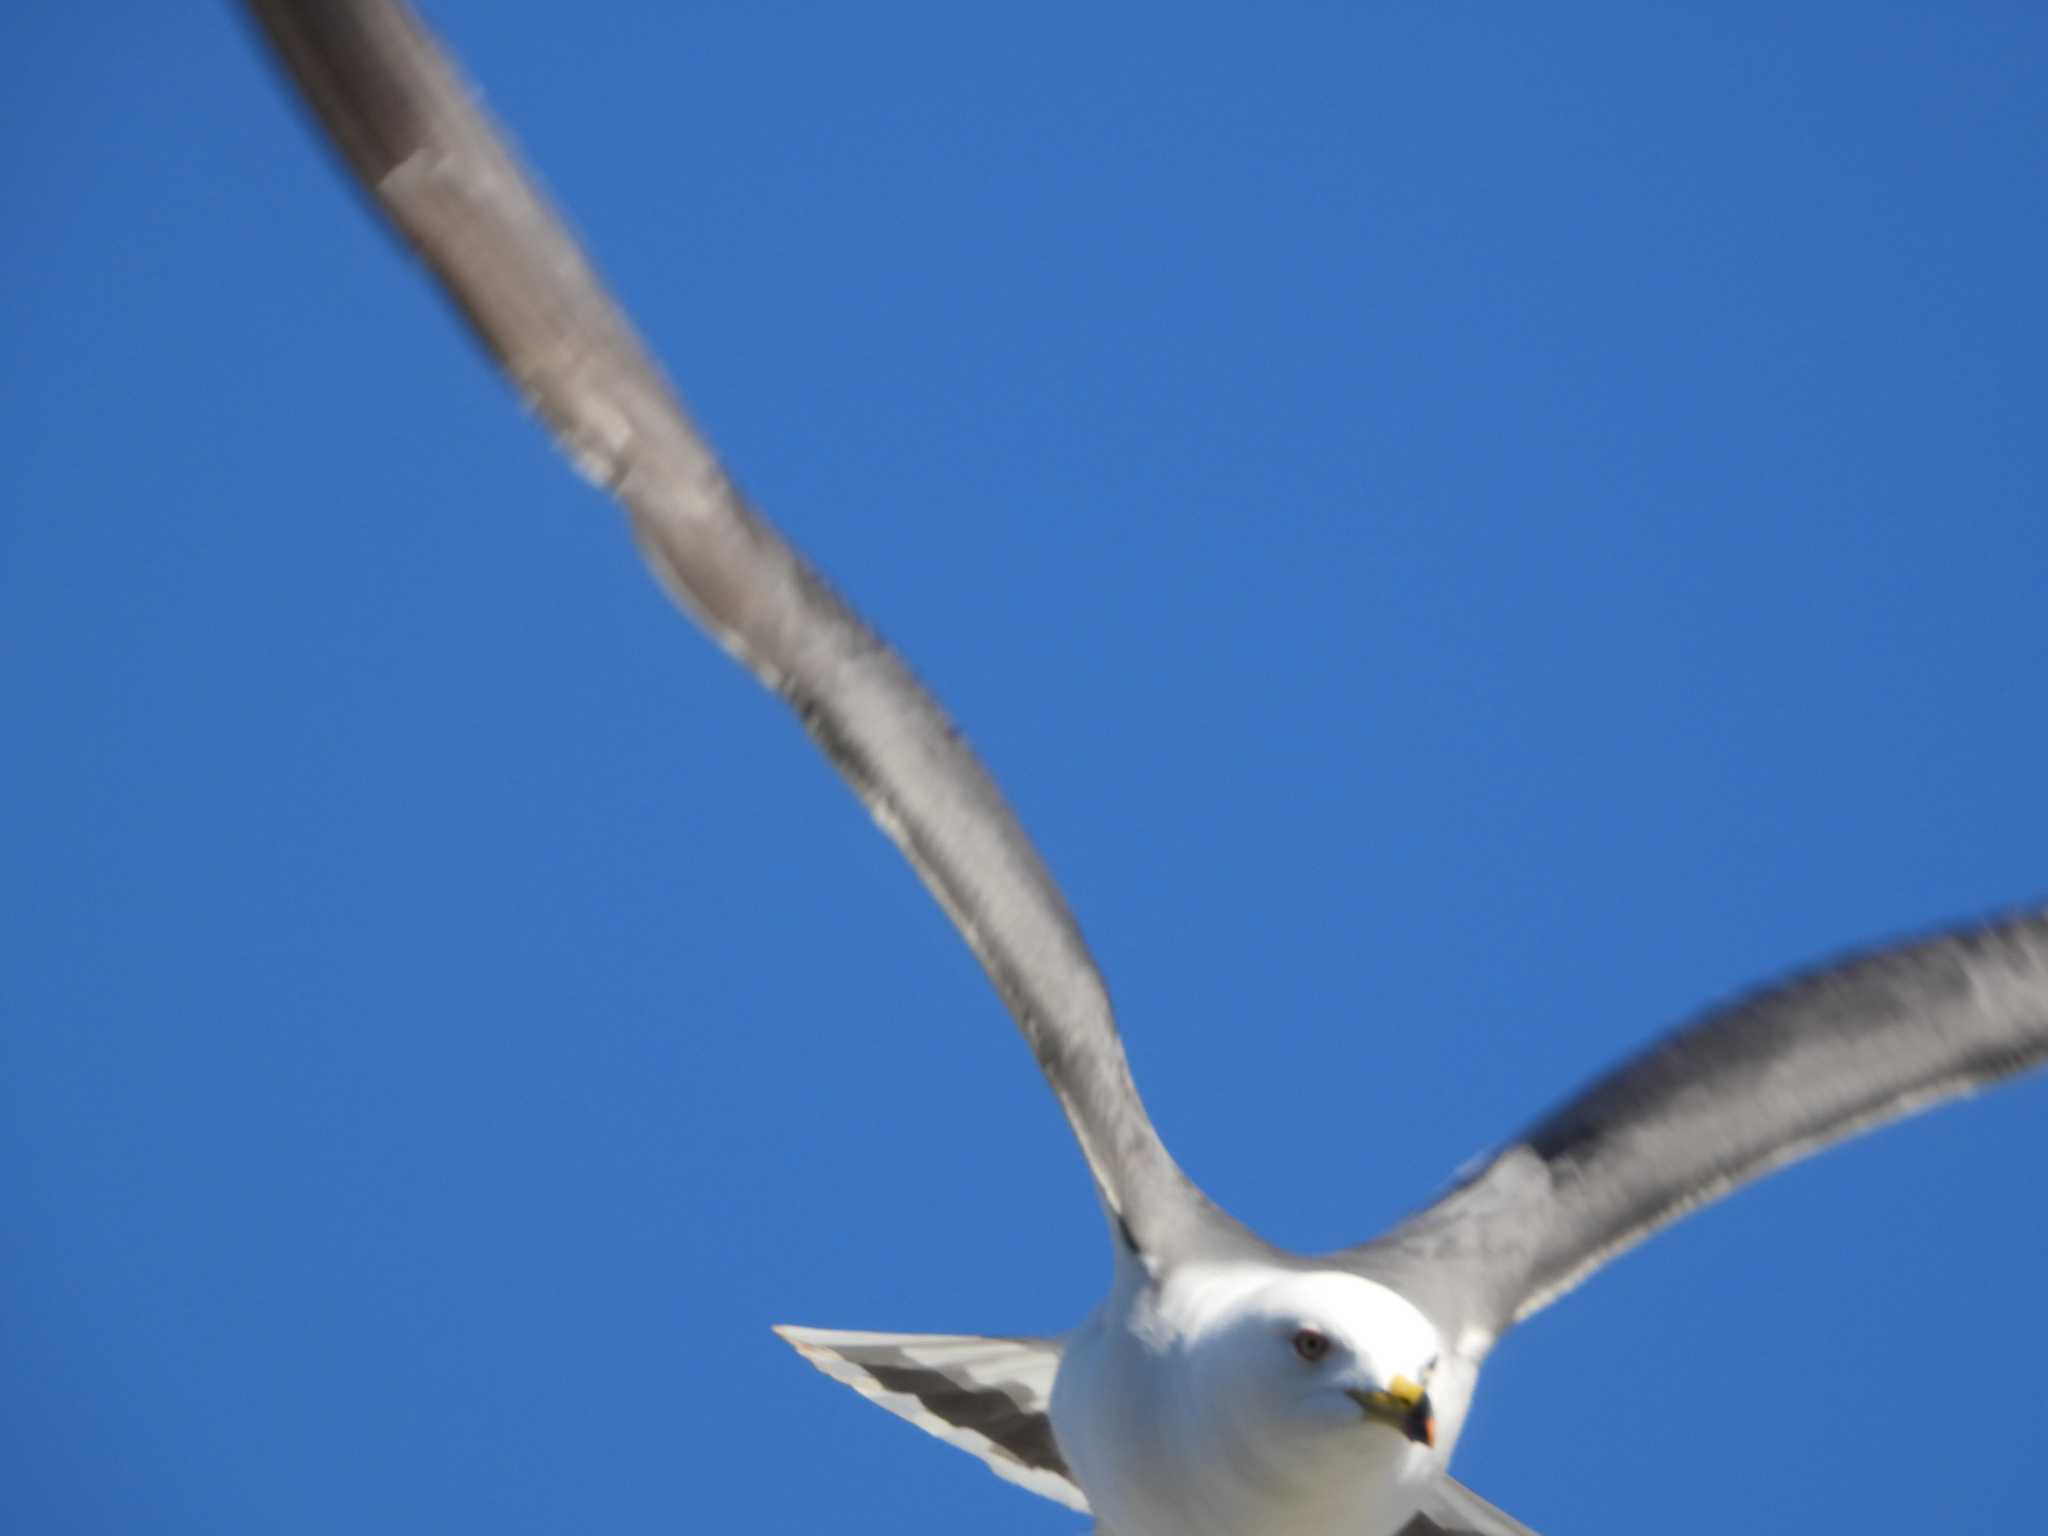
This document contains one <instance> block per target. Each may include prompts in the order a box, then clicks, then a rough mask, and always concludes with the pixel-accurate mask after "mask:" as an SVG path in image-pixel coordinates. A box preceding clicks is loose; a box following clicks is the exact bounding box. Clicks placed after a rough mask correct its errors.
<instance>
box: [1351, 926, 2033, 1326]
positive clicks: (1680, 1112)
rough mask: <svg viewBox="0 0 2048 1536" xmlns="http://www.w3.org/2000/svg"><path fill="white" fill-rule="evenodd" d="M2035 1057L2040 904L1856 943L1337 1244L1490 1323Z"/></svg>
mask: <svg viewBox="0 0 2048 1536" xmlns="http://www.w3.org/2000/svg"><path fill="white" fill-rule="evenodd" d="M2044 1059H2048V911H2043V912H2036V913H2031V914H2028V915H2026V916H2022V917H2015V918H2009V919H2006V920H2004V921H2002V922H1996V923H1992V924H1990V925H1988V926H1985V927H1981V928H1976V929H1971V930H1967V931H1963V932H1958V933H1952V934H1946V935H1943V936H1940V937H1937V938H1931V939H1923V940H1919V941H1917V942H1914V943H1908V944H1903V945H1899V946H1897V947H1894V948H1890V949H1883V950H1877V951H1873V952H1871V953H1868V954H1864V955H1860V956H1857V957H1854V958H1851V959H1848V960H1845V961H1842V962H1840V963H1838V964H1835V965H1832V966H1828V967H1825V968H1823V969H1820V970H1816V971H1813V972H1810V973H1808V974H1806V975H1804V976H1800V977H1798V978H1796V979H1794V980H1792V981H1789V982H1786V983H1784V984H1782V985H1780V986H1777V987H1773V988H1770V989H1767V990H1765V991H1762V992H1759V993H1756V994H1755V995H1753V996H1751V997H1748V998H1745V999H1742V1000H1740V1001H1738V1002H1735V1003H1733V1004H1730V1005H1729V1006H1727V1007H1724V1008H1721V1009H1718V1010H1716V1011H1714V1012H1712V1013H1709V1014H1707V1015H1706V1016H1705V1017H1704V1018H1702V1019H1700V1020H1699V1021H1697V1022H1696V1023H1694V1024H1692V1025H1691V1026H1689V1027H1687V1028H1685V1029H1682V1030H1680V1031H1679V1032H1678V1033H1676V1034H1674V1035H1672V1036H1670V1037H1669V1038H1667V1039H1665V1040H1664V1041H1663V1042H1661V1043H1660V1044H1658V1045H1656V1046H1653V1047H1652V1048H1651V1049H1649V1050H1648V1051H1646V1052H1644V1053H1643V1054H1642V1055H1640V1056H1637V1057H1636V1058H1635V1059H1633V1060H1632V1061H1628V1062H1625V1063H1624V1064H1623V1065H1622V1066H1621V1067H1619V1068H1618V1069H1616V1070H1615V1071H1613V1072H1611V1073H1609V1074H1608V1075H1607V1076H1606V1077H1604V1078H1601V1079H1600V1080H1599V1081H1598V1082H1596V1083H1594V1084H1593V1085H1592V1086H1591V1087H1589V1088H1587V1089H1586V1090H1585V1091H1584V1092H1583V1093H1581V1094H1579V1096H1578V1097H1576V1098H1574V1099H1572V1100H1571V1101H1570V1102H1569V1103H1567V1104H1565V1105H1563V1106H1562V1107H1561V1108H1559V1109H1557V1110H1555V1111H1553V1112H1552V1113H1551V1114H1550V1115H1548V1116H1546V1117H1545V1118H1544V1119H1542V1120H1541V1121H1539V1122H1537V1123H1536V1124H1535V1125H1534V1126H1532V1127H1530V1128H1529V1129H1528V1130H1527V1131H1525V1132H1523V1134H1522V1135H1520V1136H1519V1137H1517V1138H1516V1139H1515V1140H1514V1141H1513V1142H1512V1143H1510V1144H1509V1145H1508V1147H1507V1148H1506V1149H1505V1150H1503V1151H1502V1152H1500V1153H1498V1154H1496V1155H1495V1156H1494V1157H1493V1158H1492V1159H1491V1161H1489V1162H1488V1163H1487V1164H1486V1165H1485V1166H1484V1167H1483V1168H1482V1169H1481V1170H1480V1171H1479V1172H1478V1173H1477V1174H1476V1175H1474V1176H1473V1177H1472V1178H1471V1179H1469V1180H1468V1181H1466V1182H1465V1183H1464V1184H1462V1185H1461V1186H1459V1187H1458V1188H1457V1189H1454V1190H1453V1191H1452V1192H1451V1193H1450V1194H1448V1195H1446V1196H1445V1197H1444V1198H1443V1199H1442V1200H1439V1201H1438V1202H1437V1203H1436V1204H1434V1205H1432V1206H1430V1207H1428V1208H1427V1209H1425V1210H1423V1211H1420V1212H1418V1213H1417V1214H1416V1215H1414V1216H1411V1217H1409V1218H1408V1219H1407V1220H1406V1221H1404V1222H1403V1223H1402V1224H1401V1225H1400V1226H1398V1227H1396V1228H1394V1229H1393V1231H1391V1232H1389V1233H1388V1234H1387V1235H1386V1236H1385V1237H1382V1238H1379V1239H1376V1240H1375V1241H1373V1242H1371V1243H1367V1244H1364V1245H1362V1246H1360V1247H1358V1248H1354V1249H1351V1250H1348V1251H1347V1252H1346V1253H1344V1254H1342V1255H1339V1256H1338V1257H1339V1259H1340V1261H1342V1262H1345V1263H1348V1264H1350V1265H1351V1266H1353V1267H1355V1268H1357V1269H1359V1270H1361V1271H1363V1272H1364V1273H1367V1274H1369V1275H1373V1276H1375V1277H1377V1278H1380V1279H1383V1280H1385V1281H1386V1282H1387V1283H1389V1284H1392V1285H1395V1286H1396V1287H1398V1288H1400V1289H1402V1290H1403V1291H1404V1292H1405V1293H1407V1294H1408V1295H1410V1296H1411V1297H1413V1298H1414V1299H1415V1300H1416V1301H1417V1302H1418V1304H1420V1305H1422V1306H1424V1307H1425V1308H1427V1309H1428V1310H1430V1311H1432V1312H1433V1313H1434V1314H1435V1315H1436V1317H1437V1320H1438V1322H1439V1323H1440V1325H1443V1326H1446V1327H1449V1328H1451V1329H1453V1330H1456V1331H1459V1332H1462V1331H1464V1330H1466V1329H1474V1330H1477V1331H1478V1333H1479V1334H1480V1335H1481V1336H1482V1337H1490V1336H1494V1335H1497V1334H1498V1333H1499V1332H1500V1331H1501V1330H1502V1329H1504V1328H1506V1327H1507V1326H1508V1325H1510V1324H1512V1323H1516V1322H1519V1321H1521V1319H1523V1318H1525V1317H1527V1316H1529V1314H1531V1313H1532V1312H1535V1311H1536V1310H1538V1309H1539V1308H1541V1307H1543V1306H1544V1305H1546V1304H1547V1303H1548V1302H1550V1301H1551V1300H1552V1299H1553V1298H1554V1297H1556V1296H1559V1295H1561V1294H1562V1293H1564V1292H1565V1291H1567V1290H1569V1289H1571V1287H1572V1286H1574V1285H1576V1284H1578V1282H1579V1281H1580V1280H1582V1279H1584V1278H1585V1277H1586V1276H1587V1275H1588V1274H1590V1273H1591V1272H1592V1271H1593V1270H1595V1269H1597V1268H1598V1267H1599V1266H1600V1265H1602V1264H1604V1263H1606V1262H1607V1261H1608V1260H1609V1259H1611V1258H1613V1257H1614V1256H1615V1255H1616V1254H1618V1253H1621V1252H1622V1251H1624V1250H1625V1249H1627V1248H1630V1247H1632V1246H1634V1245H1635V1244H1636V1243H1639V1242H1641V1241H1642V1240H1643V1239H1644V1238H1645V1237H1647V1236H1649V1235H1650V1234H1651V1233H1652V1232H1654V1231H1656V1230H1657V1229H1658V1228H1659V1227H1661V1226H1663V1225H1664V1224H1665V1223H1666V1222H1669V1221H1673V1220H1676V1219H1677V1218H1678V1217H1680V1216H1682V1215H1684V1214H1685V1213H1686V1212H1687V1211H1690V1210H1692V1209H1694V1208H1695V1207H1697V1206H1700V1205H1704V1204H1706V1203H1707V1202H1708V1201H1710V1200H1715V1199H1718V1198H1719V1197H1720V1196H1722V1195H1724V1194H1726V1193H1728V1192H1729V1191H1730V1190H1732V1189H1735V1188H1736V1187H1738V1186H1739V1185H1741V1184H1744V1183H1746V1182H1747V1181H1749V1180H1750V1179H1753V1178H1756V1177H1758V1176H1759V1175H1762V1174H1765V1173H1768V1172H1770V1171H1771V1170H1772V1169H1774V1168H1778V1167H1781V1166H1783V1165H1784V1164H1786V1163H1789V1162H1792V1161H1793V1160H1795V1159H1797V1158H1800V1157H1804V1156H1805V1155H1806V1154H1808V1153H1809V1152H1814V1151H1817V1150H1819V1149H1820V1148H1822V1147H1825V1146H1827V1145H1828V1144H1830V1143H1831V1142H1835V1141H1839V1140H1841V1139H1842V1138H1844V1137H1846V1136H1850V1135H1853V1134H1855V1133H1856V1132H1858V1131H1862V1130H1868V1129H1870V1128H1872V1127H1874V1126H1878V1125H1882V1124H1884V1123H1885V1122H1886V1121H1888V1120H1894V1119H1897V1118H1898V1117H1899V1116H1901V1115H1905V1114H1910V1113H1911V1112H1912V1111H1914V1110H1917V1109H1924V1108H1926V1107H1928V1106H1930V1105H1933V1104H1937V1103H1940V1102H1941V1101H1942V1100H1944V1099H1949V1098H1953V1097H1955V1096H1956V1095H1958V1094H1963V1093H1968V1092H1970V1091H1971V1090H1973V1089H1977V1088H1981V1087H1984V1086H1985V1085H1987V1084H1989V1083H1993V1082H1996V1081H1997V1080H1998V1079H2000V1078H2002V1077H2007V1076H2010V1075H2011V1074H2013V1073H2015V1072H2019V1071H2022V1070H2024V1069H2025V1068H2027V1067H2030V1066H2034V1065H2037V1064H2038V1063H2040V1062H2042V1061H2043V1060H2044Z"/></svg>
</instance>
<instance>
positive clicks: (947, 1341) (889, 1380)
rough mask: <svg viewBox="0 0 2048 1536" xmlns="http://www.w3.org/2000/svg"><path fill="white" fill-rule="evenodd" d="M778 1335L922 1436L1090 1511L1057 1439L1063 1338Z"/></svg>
mask: <svg viewBox="0 0 2048 1536" xmlns="http://www.w3.org/2000/svg"><path fill="white" fill-rule="evenodd" d="M775 1331H776V1332H777V1333H778V1334H780V1335H781V1336H782V1337H783V1339H784V1340H786V1341H787V1342H788V1344H789V1345H790V1347H791V1348H793V1349H794V1350H796V1352H797V1353H798V1354H800V1355H802V1356H803V1357H804V1358H805V1359H806V1360H808V1361H810V1362H811V1364H813V1365H815V1366H816V1367H817V1368H818V1369H819V1370H821V1371H823V1372H824V1373H825V1374H826V1375H827V1376H830V1377H831V1378H832V1379H833V1380H834V1381H841V1382H844V1383H845V1384H846V1385H847V1386H849V1387H852V1388H853V1389H854V1391H856V1392H858V1393H860V1395H861V1396H863V1397H865V1398H867V1399H868V1400H869V1401H870V1402H873V1403H878V1404H880V1405H881V1406H882V1407H884V1408H886V1409H888V1410H889V1411H890V1412H891V1413H893V1414H895V1415H896V1416H897V1417H898V1418H902V1419H908V1420H909V1421H910V1422H911V1423H913V1424H915V1425H916V1426H917V1427H918V1428H919V1429H921V1430H923V1431H925V1433H926V1434H931V1435H937V1436H938V1437H939V1438H940V1439H941V1440H943V1441H945V1442H946V1443H947V1444H948V1445H957V1446H959V1447H960V1449H961V1450H963V1451H971V1452H972V1453H973V1454H974V1455H976V1456H979V1457H980V1458H981V1459H982V1460H983V1461H984V1462H986V1463H987V1464H988V1468H989V1470H990V1471H991V1472H993V1473H995V1474H996V1476H998V1477H1001V1478H1006V1479H1008V1480H1009V1481H1010V1482H1013V1483H1015V1484H1017V1485H1018V1486H1019V1487H1020V1488H1029V1489H1030V1490H1031V1491H1032V1492H1033V1493H1041V1494H1044V1495H1045V1497H1047V1498H1048V1499H1053V1500H1056V1501H1057V1502H1059V1503H1061V1504H1064V1505H1066V1506H1067V1508H1069V1509H1078V1510H1082V1511H1084V1512H1085V1511H1086V1510H1087V1508H1088V1499H1087V1496H1086V1495H1085V1494H1083V1493H1082V1492H1081V1490H1080V1488H1079V1487H1078V1486H1076V1485H1075V1482H1074V1479H1073V1477H1072V1476H1071V1475H1070V1474H1069V1473H1068V1471H1067V1463H1066V1460H1065V1458H1064V1457H1062V1456H1061V1455H1060V1448H1059V1445H1058V1443H1057V1442H1056V1441H1054V1439H1053V1433H1052V1384H1053V1378H1054V1377H1055V1376H1057V1375H1058V1374H1059V1369H1060V1348H1061V1343H1060V1340H1058V1339H992V1338H982V1337H979V1336H977V1335H973V1334H957V1333H943V1334H942V1333H843V1332H840V1331H838V1330H836V1329H831V1328H789V1327H783V1328H777V1329H776V1330H775Z"/></svg>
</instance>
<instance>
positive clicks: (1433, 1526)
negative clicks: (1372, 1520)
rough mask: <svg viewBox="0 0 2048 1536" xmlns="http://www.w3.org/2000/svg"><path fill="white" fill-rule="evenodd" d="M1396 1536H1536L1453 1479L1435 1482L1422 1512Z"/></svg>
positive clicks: (1426, 1496) (1504, 1511)
mask: <svg viewBox="0 0 2048 1536" xmlns="http://www.w3.org/2000/svg"><path fill="white" fill-rule="evenodd" d="M1399 1536H1536V1533H1535V1532H1534V1531H1532V1530H1530V1529H1529V1527H1528V1526H1526V1525H1524V1524H1522V1522H1521V1521H1519V1520H1517V1519H1516V1518H1515V1517H1514V1516H1513V1515H1511V1514H1509V1513H1508V1512H1507V1511H1506V1510H1504V1509H1496V1508H1494V1507H1493V1505H1491V1504H1489V1503H1487V1502H1486V1500H1484V1499H1482V1498H1481V1497H1479V1495H1478V1494H1476V1493H1474V1492H1473V1491H1472V1490H1471V1489H1470V1488H1467V1487H1466V1486H1465V1485H1464V1484H1463V1483H1461V1482H1459V1481H1458V1480H1457V1479H1456V1478H1454V1477H1441V1478H1438V1479H1437V1483H1436V1486H1435V1487H1434V1488H1432V1489H1430V1490H1429V1492H1428V1493H1427V1494H1425V1495H1424V1496H1423V1500H1422V1508H1421V1509H1420V1510H1418V1511H1417V1512H1416V1514H1415V1517H1414V1518H1413V1519H1412V1520H1410V1521H1409V1522H1408V1523H1407V1524H1406V1525H1404V1526H1402V1527H1401V1530H1400V1532H1399Z"/></svg>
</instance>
